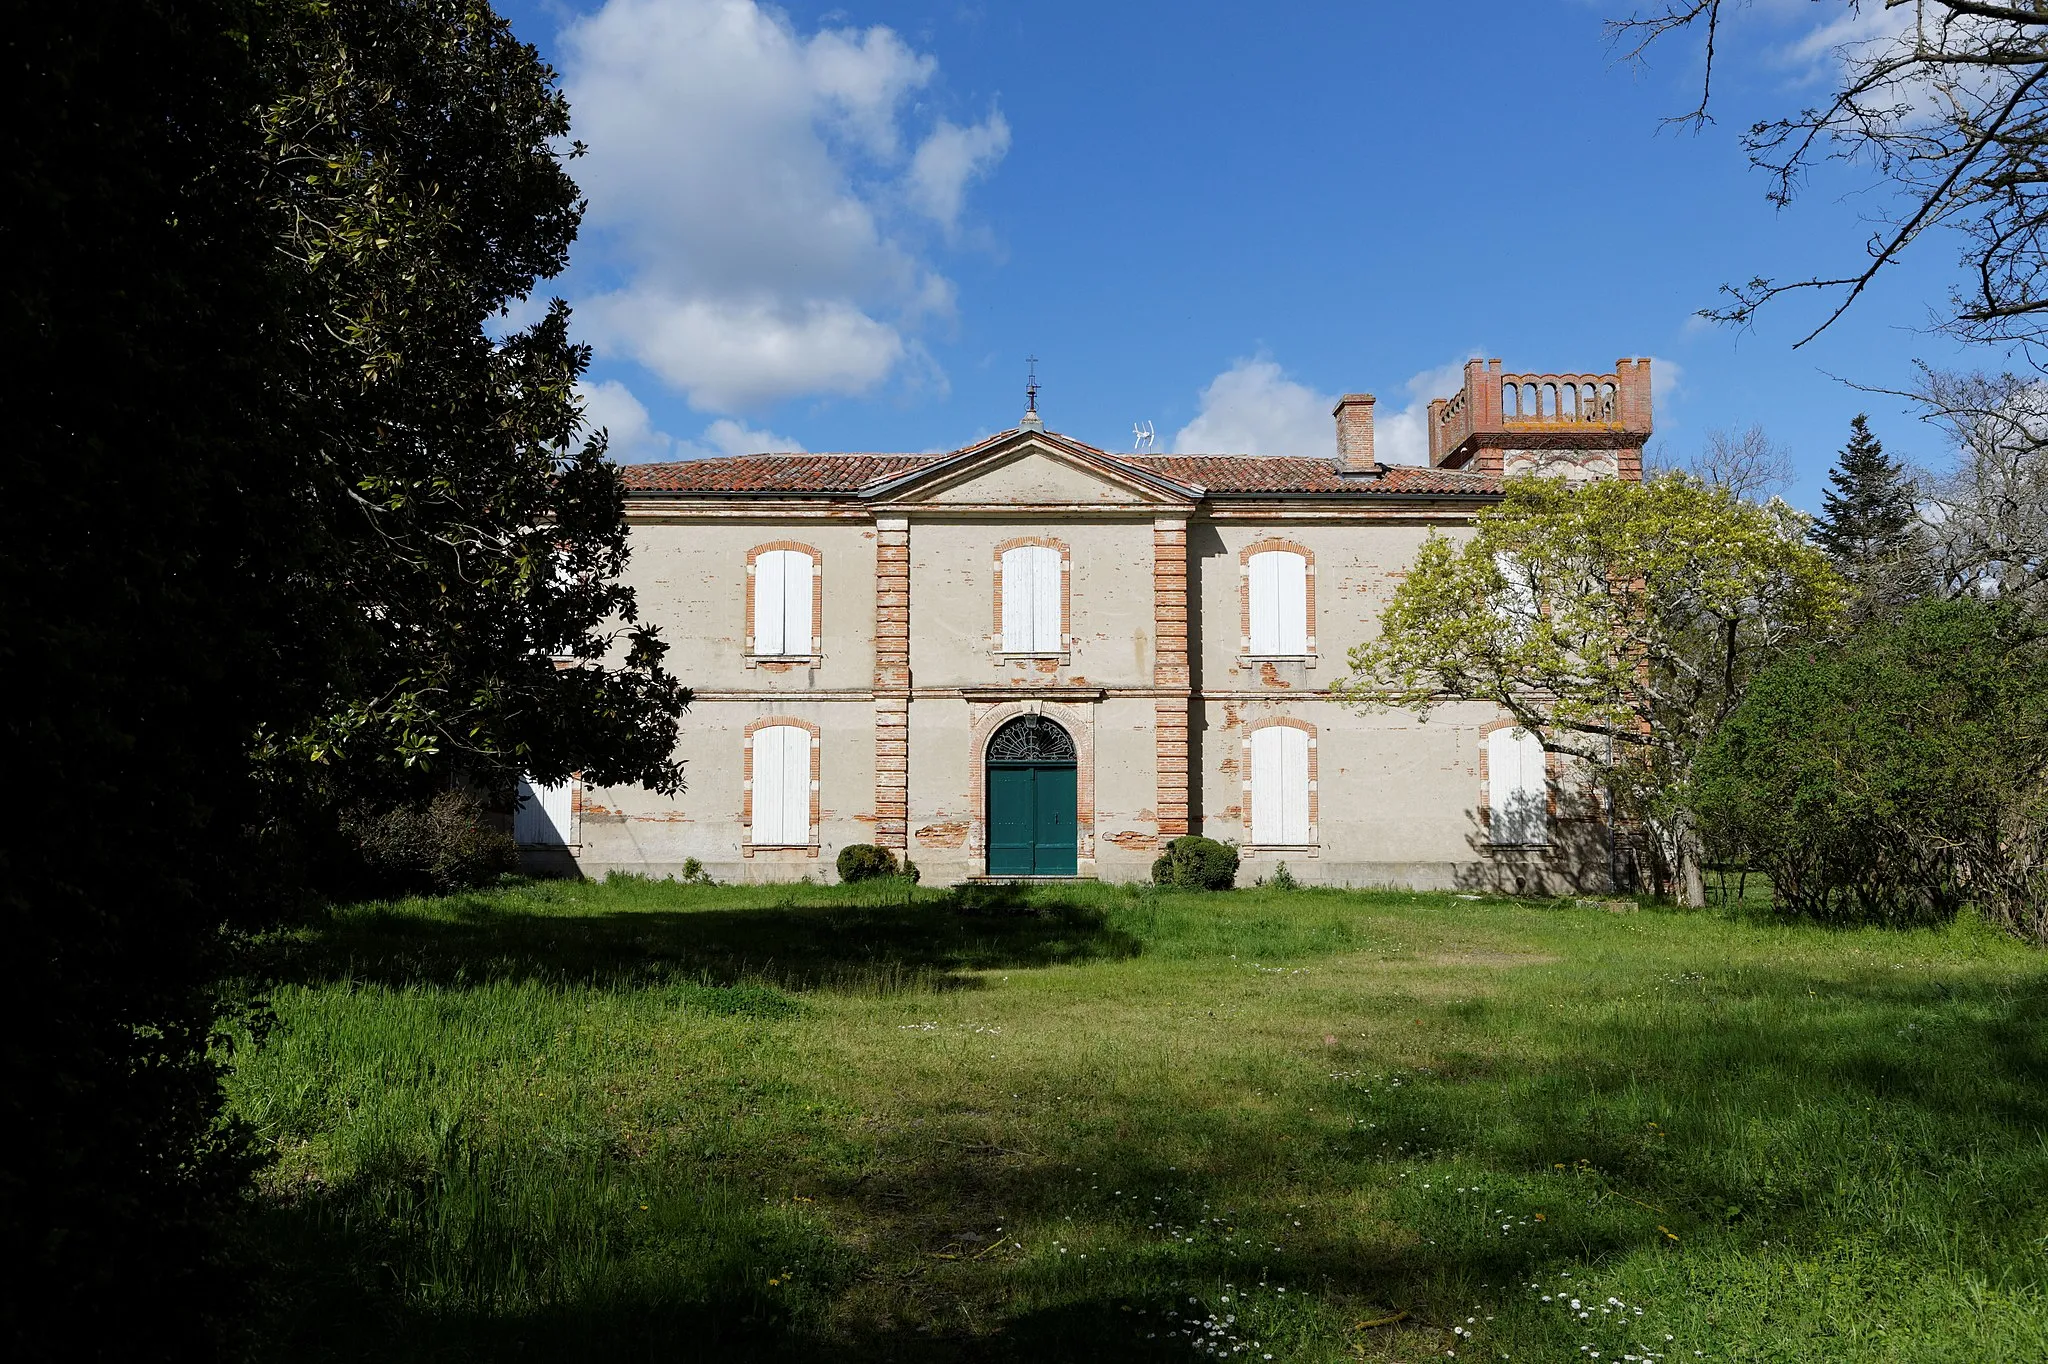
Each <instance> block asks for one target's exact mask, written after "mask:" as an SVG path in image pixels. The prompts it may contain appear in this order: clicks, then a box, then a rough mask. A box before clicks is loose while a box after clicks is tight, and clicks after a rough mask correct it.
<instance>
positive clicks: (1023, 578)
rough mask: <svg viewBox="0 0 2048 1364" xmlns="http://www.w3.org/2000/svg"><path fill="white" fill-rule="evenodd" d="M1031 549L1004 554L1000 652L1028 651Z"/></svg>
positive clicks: (1031, 595)
mask: <svg viewBox="0 0 2048 1364" xmlns="http://www.w3.org/2000/svg"><path fill="white" fill-rule="evenodd" d="M1029 551H1030V547H1029V546H1027V545H1020V546H1018V547H1017V548H1016V549H1008V550H1004V551H1003V650H1004V652H1006V653H1013V654H1021V653H1027V652H1029V651H1030V648H1031V602H1032V597H1033V594H1034V593H1035V591H1036V588H1035V587H1034V586H1033V583H1032V571H1031V570H1032V568H1033V564H1032V561H1031V554H1030V552H1029Z"/></svg>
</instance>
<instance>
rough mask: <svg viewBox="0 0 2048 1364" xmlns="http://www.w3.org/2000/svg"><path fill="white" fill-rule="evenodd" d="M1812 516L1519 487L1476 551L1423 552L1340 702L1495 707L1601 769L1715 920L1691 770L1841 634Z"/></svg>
mask: <svg viewBox="0 0 2048 1364" xmlns="http://www.w3.org/2000/svg"><path fill="white" fill-rule="evenodd" d="M1806 526H1807V522H1806V518H1805V517H1803V516H1801V515H1800V514H1799V513H1797V512H1794V511H1792V510H1791V509H1790V508H1788V507H1786V506H1785V505H1784V504H1783V503H1781V502H1777V501H1775V500H1774V501H1773V502H1772V503H1771V504H1770V505H1769V506H1763V507H1759V506H1756V505H1754V504H1752V503H1746V502H1743V501H1740V500H1739V499H1737V498H1736V497H1735V496H1733V495H1732V494H1731V493H1729V492H1728V491H1727V490H1726V489H1722V488H1714V487H1709V486H1707V485H1705V484H1703V483H1701V482H1700V481H1698V480H1696V479H1692V478H1688V477H1686V476H1684V475H1682V474H1671V475H1666V476H1665V477H1662V478H1657V479H1653V480H1652V481H1650V482H1648V483H1640V484H1639V483H1628V482H1620V481H1601V482H1597V483H1591V484H1588V485H1585V486H1583V487H1578V488H1573V487H1570V486H1568V485H1566V484H1564V483H1562V482H1560V481H1557V480H1554V479H1549V478H1540V477H1521V478H1511V479H1509V480H1508V483H1507V495H1506V497H1505V498H1504V499H1503V500H1502V501H1501V503H1500V505H1498V506H1497V507H1495V508H1492V509H1490V510H1488V511H1486V512H1483V513H1481V514H1480V516H1479V518H1478V522H1477V525H1476V527H1475V529H1474V533H1473V534H1472V535H1471V536H1470V537H1469V538H1467V539H1464V540H1462V541H1453V540H1451V539H1448V538H1445V537H1442V536H1432V537H1431V538H1430V539H1429V540H1428V541H1427V542H1426V543H1425V544H1424V545H1423V547H1422V552H1421V553H1420V554H1419V555H1418V556H1417V557H1416V560H1415V563H1414V564H1413V565H1412V566H1411V567H1410V569H1409V572H1408V575H1407V577H1406V578H1405V579H1404V580H1403V581H1402V583H1401V586H1400V587H1399V589H1397V590H1396V592H1395V594H1394V600H1393V601H1392V603H1391V604H1389V606H1388V607H1387V610H1386V613H1385V614H1384V615H1383V616H1382V617H1381V620H1380V630H1379V633H1378V634H1377V635H1376V636H1375V637H1374V638H1372V639H1370V640H1368V641H1367V642H1366V643H1364V644H1361V645H1359V646H1358V647H1356V648H1354V649H1353V650H1352V651H1351V657H1350V663H1351V674H1350V676H1349V677H1347V678H1344V679H1342V680H1340V681H1339V682H1338V683H1337V684H1336V686H1335V688H1334V690H1336V691H1337V692H1338V694H1339V695H1341V696H1343V697H1344V698H1345V699H1346V700H1347V701H1350V702H1351V703H1353V704H1355V705H1359V706H1401V707H1407V708H1410V709H1413V710H1416V711H1418V712H1420V713H1421V714H1422V715H1423V716H1424V717H1425V718H1426V717H1427V715H1428V713H1429V709H1430V707H1432V706H1433V705H1435V704H1437V703H1439V702H1442V701H1447V700H1464V701H1490V702H1492V703H1494V704H1495V705H1498V706H1500V707H1501V708H1502V709H1503V710H1505V711H1507V712H1508V713H1509V714H1510V715H1512V716H1514V718H1515V720H1516V722H1517V723H1518V724H1520V725H1521V726H1522V727H1523V728H1525V729H1527V730H1529V731H1530V732H1531V733H1533V734H1535V735H1536V736H1537V737H1538V738H1539V739H1540V740H1541V741H1542V743H1543V746H1544V747H1545V748H1546V749H1548V750H1550V751H1551V752H1555V753H1564V754H1569V755H1572V756H1575V757H1577V758H1579V759H1582V760H1583V761H1585V762H1586V763H1588V764H1589V765H1590V766H1591V767H1592V768H1593V769H1594V771H1595V772H1596V773H1598V774H1599V775H1600V776H1601V777H1602V779H1603V780H1604V781H1605V782H1606V783H1607V785H1608V788H1609V790H1610V791H1611V792H1612V793H1613V796H1614V798H1615V801H1616V804H1617V806H1618V807H1619V808H1620V811H1621V813H1622V814H1623V815H1624V816H1626V817H1629V818H1633V819H1635V820H1638V821H1640V822H1641V823H1642V824H1643V825H1644V827H1645V828H1647V829H1648V830H1649V831H1650V832H1651V833H1652V834H1653V835H1654V840H1653V841H1654V844H1655V848H1654V851H1655V852H1656V853H1657V854H1658V855H1659V860H1660V863H1661V868H1665V869H1669V870H1671V871H1673V872H1675V873H1676V875H1677V878H1678V880H1679V882H1680V883H1681V885H1682V888H1683V892H1684V896H1685V899H1686V902H1687V903H1689V904H1700V903H1704V900H1705V883H1704V879H1703V876H1702V872H1701V866H1700V855H1699V840H1698V838H1697V836H1696V835H1695V833H1694V832H1693V829H1692V825H1691V821H1690V818H1689V816H1688V815H1687V813H1686V801H1685V796H1686V791H1687V786H1688V783H1689V781H1690V779H1691V776H1692V769H1693V763H1694V760H1695V758H1696V757H1697V755H1698V754H1699V752H1700V750H1701V748H1702V747H1703V746H1704V745H1705V743H1706V742H1707V740H1709V739H1710V738H1711V737H1712V736H1713V734H1714V733H1715V731H1716V730H1717V729H1718V728H1719V727H1720V724H1721V722H1722V721H1723V720H1724V719H1725V718H1726V717H1727V716H1728V714H1729V713H1730V712H1731V711H1732V710H1733V709H1734V708H1735V705H1736V703H1737V702H1739V701H1740V700H1741V699H1742V695H1743V691H1744V689H1745V688H1746V687H1747V686H1748V684H1749V681H1750V679H1751V678H1752V677H1754V676H1755V675H1756V673H1757V672H1758V671H1759V670H1760V669H1761V668H1762V667H1763V666H1764V665H1766V664H1767V663H1769V662H1770V661H1771V660H1772V659H1773V658H1775V657H1776V656H1777V655H1778V654H1779V653H1780V652H1781V651H1782V650H1783V649H1784V648H1785V647H1786V646H1787V645H1788V644H1790V643H1792V642H1794V641H1796V640H1799V639H1802V638H1805V637H1808V636H1810V635H1813V634H1814V633H1816V632H1818V631H1822V630H1825V629H1826V628H1827V627H1828V626H1829V625H1830V624H1831V623H1832V622H1833V621H1834V620H1835V619H1836V618H1837V617H1838V616H1839V615H1840V613H1841V611H1842V608H1843V603H1844V600H1845V586H1844V584H1843V582H1842V580H1841V578H1840V576H1839V575H1838V574H1837V573H1836V572H1835V570H1834V569H1833V568H1832V567H1831V566H1830V565H1829V563H1828V560H1827V557H1826V556H1825V555H1823V554H1822V553H1821V552H1820V551H1818V550H1816V549H1814V548H1813V547H1812V546H1811V545H1809V544H1807V543H1806V538H1805V537H1806Z"/></svg>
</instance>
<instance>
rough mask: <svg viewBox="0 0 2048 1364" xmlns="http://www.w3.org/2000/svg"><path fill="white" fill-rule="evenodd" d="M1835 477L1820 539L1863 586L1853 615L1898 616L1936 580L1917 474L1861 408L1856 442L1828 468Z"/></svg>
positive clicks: (1852, 437) (1852, 428)
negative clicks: (1923, 530) (1892, 452)
mask: <svg viewBox="0 0 2048 1364" xmlns="http://www.w3.org/2000/svg"><path fill="white" fill-rule="evenodd" d="M1828 483H1829V485H1830V486H1829V487H1828V488H1827V489H1825V490H1824V491H1823V492H1822V493H1821V502H1822V506H1823V508H1824V510H1823V512H1822V514H1821V516H1820V519H1819V520H1817V521H1816V522H1815V523H1814V527H1813V540H1814V543H1815V544H1817V545H1819V546H1820V547H1821V548H1822V549H1823V550H1825V551H1827V555H1828V557H1829V558H1830V559H1833V560H1834V561H1835V567H1836V568H1838V569H1840V570H1841V573H1842V576H1843V577H1845V578H1847V579H1848V580H1849V582H1850V583H1851V584H1852V585H1853V586H1854V587H1855V588H1856V596H1855V598H1854V599H1853V601H1852V606H1851V610H1852V614H1853V615H1855V616H1856V617H1858V618H1868V617H1870V616H1872V615H1888V614H1895V613H1896V611H1897V610H1898V609H1899V608H1901V607H1903V606H1904V605H1905V604H1906V603H1907V602H1909V601H1912V600H1913V599H1915V598H1916V597H1918V596H1920V595H1923V594H1924V593H1925V592H1926V590H1927V588H1928V585H1929V583H1930V581H1931V578H1930V575H1929V574H1928V572H1927V565H1926V552H1925V547H1924V546H1923V545H1922V544H1921V537H1920V535H1919V513H1918V510H1917V508H1916V507H1915V505H1914V501H1915V497H1916V491H1915V488H1914V485H1913V479H1912V476H1911V474H1910V473H1908V471H1907V469H1906V467H1905V466H1904V465H1903V464H1900V463H1899V462H1898V461H1897V460H1894V459H1891V458H1890V457H1888V456H1887V455H1886V454H1885V452H1884V445H1883V443H1882V442H1881V441H1879V440H1878V438H1877V437H1876V436H1874V435H1872V434H1871V433H1870V424H1869V421H1868V419H1867V418H1866V417H1865V416H1864V415H1863V414H1862V413H1860V412H1859V413H1857V414H1856V415H1855V416H1854V417H1852V418H1850V421H1849V443H1848V444H1847V445H1846V446H1844V447H1843V448H1842V454H1841V458H1840V459H1839V460H1838V461H1837V462H1836V464H1835V467H1834V468H1832V469H1830V470H1828Z"/></svg>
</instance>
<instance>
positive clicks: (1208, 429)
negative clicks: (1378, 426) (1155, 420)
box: [1170, 358, 1337, 455]
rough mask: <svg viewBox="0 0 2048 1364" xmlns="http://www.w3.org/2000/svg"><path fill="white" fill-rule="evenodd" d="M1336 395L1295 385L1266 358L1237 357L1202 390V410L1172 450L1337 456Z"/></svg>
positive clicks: (1188, 425)
mask: <svg viewBox="0 0 2048 1364" xmlns="http://www.w3.org/2000/svg"><path fill="white" fill-rule="evenodd" d="M1336 405H1337V398H1336V395H1335V394H1331V393H1318V392H1316V391H1315V390H1314V389H1312V388H1309V387H1308V386H1307V385H1305V384H1298V383H1295V382H1294V381H1293V380H1292V379H1289V378H1288V377H1287V376H1286V375H1285V374H1284V373H1282V372H1281V369H1280V366H1279V365H1278V364H1277V363H1276V362H1274V361H1272V360H1266V359H1258V358H1253V359H1245V360H1239V361H1238V362H1237V363H1236V364H1234V365H1232V366H1231V367H1230V368H1229V369H1226V370H1224V371H1223V372H1222V373H1221V374H1219V375H1217V376H1216V377H1215V378H1213V379H1211V380H1210V381H1209V384H1208V386H1207V387H1206V388H1204V389H1203V390H1202V410H1201V411H1200V412H1199V413H1197V414H1196V416H1195V419H1194V420H1193V421H1191V422H1189V423H1188V424H1187V425H1186V426H1183V427H1182V428H1181V429H1180V431H1179V432H1178V433H1177V434H1176V435H1175V436H1174V438H1173V440H1172V442H1171V445H1170V448H1171V449H1174V450H1181V451H1186V452H1187V453H1189V454H1218V455H1334V454H1335V453H1336V449H1337V427H1336V423H1335V420H1334V419H1333V418H1332V417H1331V415H1330V412H1331V409H1332V408H1334V407H1336Z"/></svg>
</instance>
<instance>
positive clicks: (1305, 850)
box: [1237, 843, 1323, 857]
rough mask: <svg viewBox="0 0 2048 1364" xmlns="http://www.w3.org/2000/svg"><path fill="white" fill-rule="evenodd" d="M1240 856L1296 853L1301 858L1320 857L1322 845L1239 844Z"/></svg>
mask: <svg viewBox="0 0 2048 1364" xmlns="http://www.w3.org/2000/svg"><path fill="white" fill-rule="evenodd" d="M1237 851H1238V853H1239V854H1240V855H1242V854H1244V853H1298V854H1300V855H1301V856H1303V857H1320V856H1321V855H1322V851H1323V845H1322V844H1320V843H1240V844H1238V845H1237Z"/></svg>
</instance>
